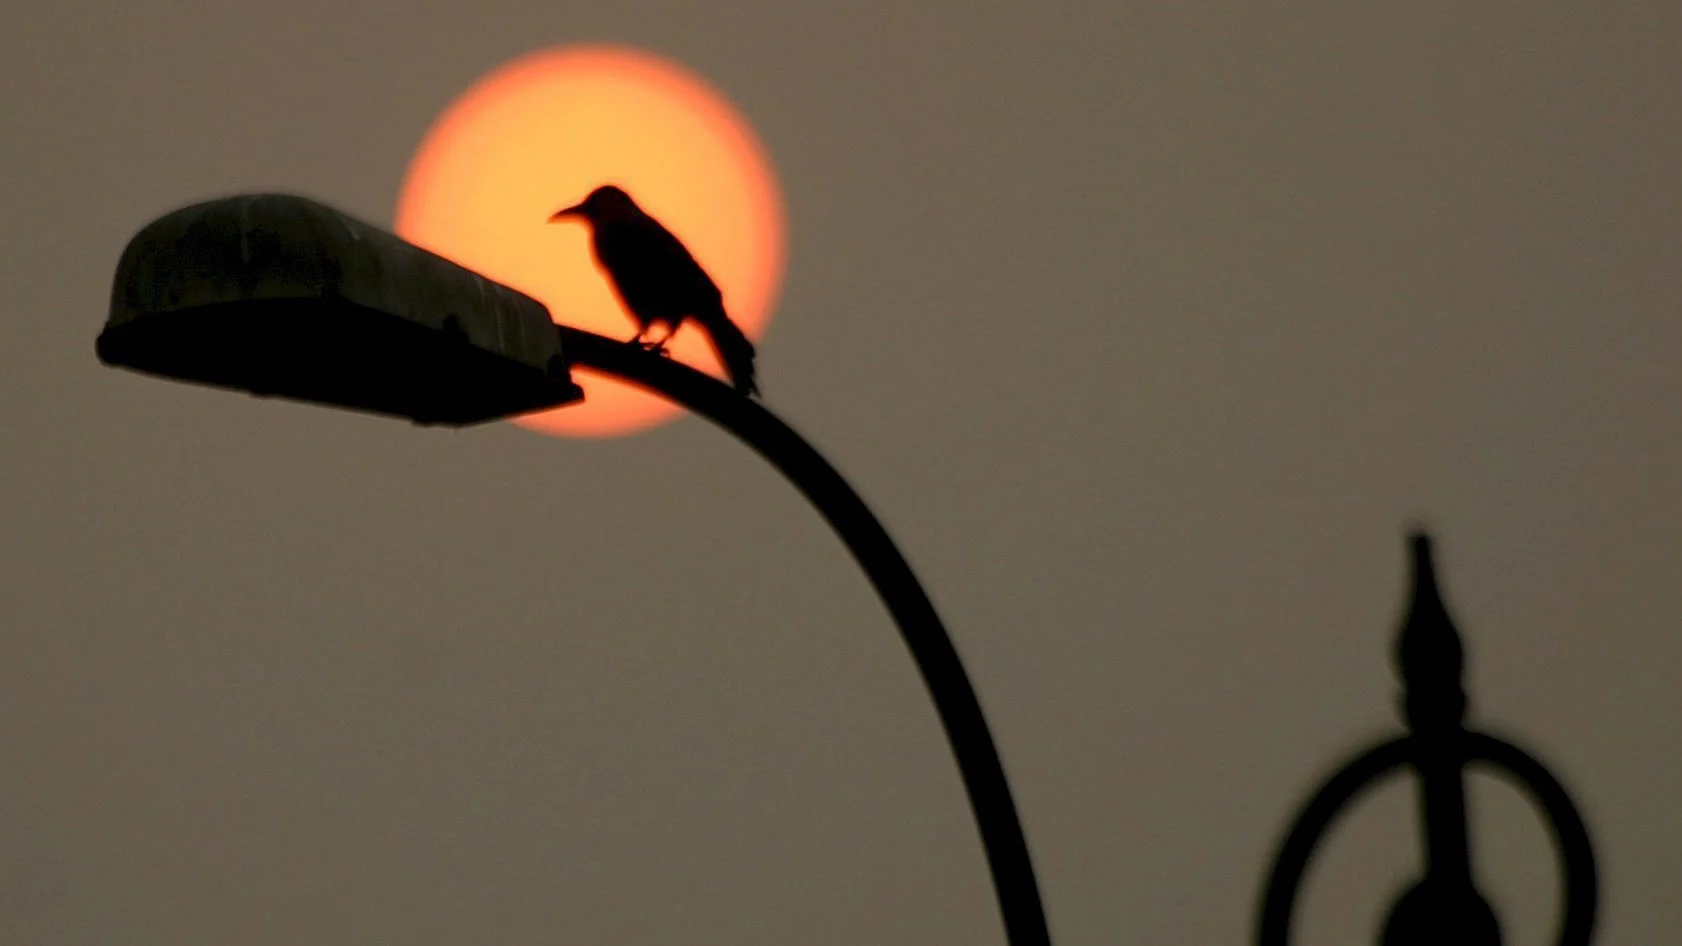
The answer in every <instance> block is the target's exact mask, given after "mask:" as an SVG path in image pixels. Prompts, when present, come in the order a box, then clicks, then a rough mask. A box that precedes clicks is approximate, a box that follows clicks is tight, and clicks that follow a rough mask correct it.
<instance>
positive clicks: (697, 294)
mask: <svg viewBox="0 0 1682 946" xmlns="http://www.w3.org/2000/svg"><path fill="white" fill-rule="evenodd" d="M596 252H597V255H599V256H600V257H601V261H602V265H603V266H605V267H606V268H607V271H608V272H609V273H610V274H611V275H612V276H613V279H614V282H615V283H617V284H618V287H619V291H620V293H621V294H622V295H623V296H624V297H625V302H626V304H627V305H629V306H630V307H631V308H632V309H633V310H634V311H637V312H639V313H643V312H646V314H647V315H649V316H650V317H667V318H677V317H681V316H683V315H687V314H691V313H693V312H694V311H695V307H696V306H697V305H704V304H706V303H707V302H709V301H712V300H716V299H717V298H718V296H719V292H718V287H717V286H716V285H715V284H714V283H713V281H712V279H711V278H710V277H709V276H708V275H707V273H706V270H704V269H702V268H701V264H699V263H697V262H695V257H693V256H691V255H690V254H689V250H688V249H686V248H685V247H684V245H683V243H682V242H681V241H680V240H678V238H677V237H675V236H673V235H672V234H671V231H669V230H667V229H666V228H665V227H663V226H661V225H660V224H659V222H657V221H655V220H653V219H650V218H644V219H643V220H641V221H637V222H636V223H625V224H621V225H618V226H613V227H609V228H605V229H604V231H603V232H602V233H601V239H600V240H599V242H598V244H597V247H596ZM645 307H646V308H645Z"/></svg>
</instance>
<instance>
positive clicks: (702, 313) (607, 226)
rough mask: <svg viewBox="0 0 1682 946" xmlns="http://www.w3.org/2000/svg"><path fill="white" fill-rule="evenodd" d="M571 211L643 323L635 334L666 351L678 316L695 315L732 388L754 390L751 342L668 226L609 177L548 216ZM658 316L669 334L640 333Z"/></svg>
mask: <svg viewBox="0 0 1682 946" xmlns="http://www.w3.org/2000/svg"><path fill="white" fill-rule="evenodd" d="M569 217H582V218H584V219H585V220H586V221H588V222H589V224H590V245H591V248H592V249H594V250H595V253H596V261H597V262H599V263H601V265H602V268H603V269H605V270H607V275H608V277H609V279H610V281H611V282H612V283H613V288H614V290H615V291H616V292H617V293H618V294H619V300H620V301H621V302H623V303H624V304H625V308H626V309H627V310H629V312H630V313H631V317H632V318H634V319H636V321H637V325H638V327H639V328H640V329H641V331H639V332H637V335H636V338H634V339H632V340H633V341H636V342H641V343H643V344H644V345H646V346H647V347H648V348H649V349H650V350H652V351H657V352H663V351H664V350H665V346H666V343H667V342H669V341H671V340H672V336H673V335H676V334H677V330H678V326H680V325H682V324H683V320H684V319H685V318H690V319H694V320H695V322H696V324H698V325H700V326H701V327H702V328H703V329H706V331H707V338H708V339H709V340H711V341H712V345H713V350H714V351H716V352H718V359H719V360H720V361H722V362H724V370H725V371H727V372H729V374H730V381H731V383H732V384H734V385H735V386H736V390H738V391H740V392H742V393H743V394H757V393H759V387H758V385H756V384H754V380H753V343H752V342H750V341H748V338H747V336H746V335H743V334H742V330H741V329H740V328H737V327H736V323H734V322H732V321H730V316H729V315H726V314H725V312H724V298H723V296H722V295H721V294H720V293H719V291H718V286H716V285H714V284H713V281H712V279H711V278H710V277H708V276H707V271H706V270H704V269H702V268H701V264H700V263H697V262H695V257H693V256H691V255H689V250H688V249H686V248H685V247H684V245H683V243H682V242H681V241H680V240H678V238H677V237H675V236H672V234H671V231H669V230H667V229H666V228H665V227H663V226H661V225H660V221H658V220H655V219H654V218H653V217H650V216H649V215H648V214H647V213H644V212H643V209H642V208H641V207H638V206H637V204H636V201H634V200H632V199H631V195H629V194H627V193H625V192H624V191H622V190H620V189H619V188H617V187H614V186H613V185H612V184H608V185H605V186H603V187H598V188H596V189H595V190H593V191H591V192H590V196H588V197H586V198H584V201H583V202H582V203H579V204H575V205H573V206H571V207H568V208H566V209H565V210H558V211H556V212H555V214H554V215H553V216H551V217H550V218H549V222H550V223H554V222H556V221H558V220H565V219H567V218H569ZM656 322H663V323H665V324H666V326H667V331H666V337H665V338H662V339H660V340H659V341H658V342H647V341H644V339H643V336H645V335H647V334H648V332H649V331H650V330H651V329H652V328H653V327H654V324H655V323H656Z"/></svg>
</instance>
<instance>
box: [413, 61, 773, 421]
mask: <svg viewBox="0 0 1682 946" xmlns="http://www.w3.org/2000/svg"><path fill="white" fill-rule="evenodd" d="M605 183H613V184H618V185H619V186H621V187H623V188H624V189H625V190H627V191H628V192H630V194H631V196H632V197H633V198H635V199H636V201H637V203H638V204H640V205H641V206H642V207H643V209H644V210H647V211H648V212H649V213H650V214H652V215H654V217H656V218H657V219H659V220H660V222H661V223H663V224H665V226H666V228H667V229H669V230H671V231H672V232H673V233H674V234H676V235H677V237H678V238H679V239H681V240H682V241H683V242H684V243H685V245H687V246H688V247H689V250H690V252H691V253H692V254H693V255H694V256H695V259H696V261H698V262H699V263H700V264H701V266H702V267H704V268H705V269H706V270H707V272H708V273H709V274H710V275H711V276H712V278H713V281H714V282H716V283H717V284H718V286H719V289H720V290H722V291H723V293H724V305H725V308H726V310H727V311H728V312H729V313H730V317H731V318H732V319H734V320H735V321H736V324H738V325H740V326H741V327H742V330H743V331H745V332H746V333H747V334H748V336H749V337H750V338H754V339H758V338H759V337H760V336H761V335H762V334H763V333H764V331H765V327H766V325H767V323H769V321H770V319H771V313H772V309H773V306H774V304H775V302H776V295H777V291H778V289H779V288H780V285H781V282H782V273H783V263H784V258H785V254H786V243H785V240H786V237H785V233H786V231H785V225H784V219H783V204H782V195H781V193H780V191H779V189H778V186H777V180H776V175H775V173H774V172H773V170H772V167H771V162H770V160H769V159H768V158H767V156H766V154H765V150H764V148H763V147H762V146H761V145H760V143H759V139H758V137H757V136H756V135H755V134H754V132H753V129H752V127H750V126H749V125H748V123H747V121H746V120H745V119H744V118H743V117H742V116H741V114H740V113H738V112H737V111H736V109H735V108H734V107H732V106H731V105H730V103H729V102H728V101H727V100H726V99H725V98H724V97H723V95H721V94H720V93H719V92H717V91H716V90H714V89H713V88H712V87H711V86H710V85H708V84H707V83H706V82H705V81H704V80H702V79H701V78H700V77H698V76H696V75H695V74H694V73H692V72H690V71H688V70H687V69H684V68H683V67H681V66H678V65H677V64H675V63H672V62H670V61H668V60H666V59H662V58H660V57H658V56H655V55H653V54H652V53H648V52H644V51H641V50H637V49H631V48H628V47H622V46H603V45H587V46H566V47H560V48H557V49H549V50H543V51H540V52H535V53H531V54H528V55H526V56H522V57H520V58H518V59H515V60H513V61H512V62H509V63H507V64H505V65H503V66H502V67H500V68H498V69H496V70H495V71H493V72H491V73H490V74H489V75H487V76H485V77H484V78H482V79H480V80H479V81H478V82H477V83H475V84H474V85H473V86H472V87H471V88H469V89H468V90H467V91H466V92H464V93H462V95H461V96H460V97H459V98H457V99H456V100H455V101H454V102H452V103H451V104H450V105H449V107H448V108H446V109H445V110H444V112H443V113H442V114H441V115H440V116H439V117H438V119H437V120H436V121H435V122H434V123H433V125H432V127H431V128H430V129H429V130H428V131H427V133H426V136H425V137H424V138H423V139H422V141H421V144H420V146H419V147H418V148H417V149H416V151H415V156H414V159H413V160H412V161H411V162H410V165H409V171H408V175H407V177H406V178H405V180H404V182H403V188H402V191H401V193H400V194H399V196H398V201H397V219H396V223H395V227H396V230H397V232H398V234H400V235H401V236H403V238H404V239H407V240H409V241H410V242H412V243H416V244H419V245H421V246H424V247H426V248H427V249H429V250H432V251H433V252H435V253H438V254H440V255H442V256H446V257H449V258H450V259H453V260H455V261H456V262H458V263H461V264H462V265H463V266H467V267H468V268H470V269H475V270H478V271H479V272H481V273H484V274H485V275H487V276H489V277H491V278H492V279H495V280H497V281H498V282H502V283H506V284H508V285H510V286H513V287H514V288H516V289H519V290H520V291H522V292H524V293H527V294H528V295H531V296H533V297H535V298H537V299H538V300H540V301H542V302H543V304H544V305H546V306H548V307H549V312H550V315H551V317H553V318H554V320H555V321H556V322H560V323H564V324H567V325H572V326H576V327H578V328H583V329H588V330H590V331H593V332H599V333H601V334H603V335H607V336H610V337H613V338H630V337H631V336H632V335H634V334H635V333H636V330H637V328H636V324H635V323H634V322H633V321H632V320H631V318H630V317H629V316H628V315H627V314H626V313H625V311H624V309H623V308H622V307H621V305H620V303H619V300H618V298H617V297H616V296H615V295H614V293H613V290H612V288H611V286H610V285H609V283H608V282H607V277H606V275H605V274H604V273H602V272H601V271H600V270H599V269H598V268H597V267H596V265H595V262H594V257H593V256H592V255H591V252H590V248H589V231H588V229H587V228H586V227H585V226H584V225H583V224H581V223H565V224H551V223H549V222H548V220H549V216H550V214H552V213H554V212H555V211H556V210H559V209H561V208H562V207H566V206H570V205H572V204H574V203H576V202H578V201H579V200H582V199H583V198H584V195H585V194H587V193H589V192H590V190H591V189H592V188H594V187H596V186H597V185H599V184H605ZM660 334H663V332H662V330H658V329H657V330H656V337H658V336H659V335H660ZM669 350H670V351H671V353H672V355H673V357H675V358H677V359H679V360H681V361H684V362H686V363H688V364H692V365H695V366H696V367H699V368H702V369H703V370H706V371H709V372H711V373H713V374H715V375H719V376H722V374H723V372H722V369H721V368H720V366H719V364H718V360H717V358H716V356H715V355H714V354H713V351H712V348H711V346H709V345H708V344H707V342H706V338H705V336H704V334H703V333H702V332H701V331H700V330H699V329H697V328H696V327H695V326H694V325H692V324H686V325H685V326H684V328H683V329H682V330H681V331H679V332H678V334H677V337H676V339H675V340H674V341H673V343H672V344H671V346H670V347H669ZM575 375H576V378H575V380H577V381H578V382H579V384H580V385H581V386H582V387H583V388H584V392H585V400H584V402H583V403H582V404H576V405H572V406H569V407H564V408H559V409H556V410H552V411H545V412H542V413H538V414H531V415H527V416H525V417H522V418H518V419H516V421H515V422H516V423H518V424H522V425H524V426H526V427H529V428H532V429H535V430H540V431H543V432H545V433H550V434H559V435H565V436H586V437H591V436H594V437H609V436H618V435H622V434H630V433H636V432H639V431H642V430H647V429H648V428H651V427H653V426H655V425H657V424H660V423H663V422H665V421H667V420H670V419H671V418H672V417H674V416H676V414H677V410H678V409H677V408H674V407H671V406H670V405H668V404H667V403H666V402H664V401H662V400H660V399H658V398H656V397H655V396H653V395H651V394H648V393H647V392H644V391H641V390H639V389H637V388H634V387H631V386H630V385H627V384H623V383H621V382H618V381H614V380H612V379H609V378H605V377H601V376H597V375H594V374H591V373H589V372H584V371H575Z"/></svg>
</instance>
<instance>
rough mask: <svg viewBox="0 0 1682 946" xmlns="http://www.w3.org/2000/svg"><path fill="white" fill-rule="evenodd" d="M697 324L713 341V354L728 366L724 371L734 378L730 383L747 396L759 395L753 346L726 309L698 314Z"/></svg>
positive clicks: (721, 308) (721, 307) (720, 306)
mask: <svg viewBox="0 0 1682 946" xmlns="http://www.w3.org/2000/svg"><path fill="white" fill-rule="evenodd" d="M695 321H697V322H699V323H700V324H701V326H702V327H703V328H705V329H706V330H707V338H709V339H711V340H712V343H713V351H716V352H718V360H719V361H722V362H724V370H725V371H726V372H728V373H729V375H730V383H731V384H733V385H735V386H736V390H738V391H740V392H742V393H743V394H746V395H749V396H750V397H751V396H752V395H755V394H758V393H759V385H758V384H757V383H755V381H754V377H753V354H754V353H753V342H750V341H748V337H747V336H746V335H743V334H742V330H741V329H739V328H737V327H736V323H735V322H732V321H731V320H730V316H728V315H726V314H725V312H724V306H723V305H719V306H718V307H717V308H716V309H713V310H711V311H707V312H702V313H699V314H697V316H696V319H695Z"/></svg>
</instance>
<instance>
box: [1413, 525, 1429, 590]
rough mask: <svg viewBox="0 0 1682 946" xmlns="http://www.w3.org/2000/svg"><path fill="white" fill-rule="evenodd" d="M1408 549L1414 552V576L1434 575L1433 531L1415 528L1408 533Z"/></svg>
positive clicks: (1422, 577) (1425, 576)
mask: <svg viewBox="0 0 1682 946" xmlns="http://www.w3.org/2000/svg"><path fill="white" fill-rule="evenodd" d="M1408 549H1409V550H1410V551H1411V552H1412V557H1413V569H1414V577H1415V578H1416V579H1426V578H1431V577H1434V575H1433V574H1432V572H1433V571H1434V569H1433V568H1432V561H1431V533H1429V532H1426V531H1425V530H1424V529H1415V530H1413V531H1412V532H1410V533H1408Z"/></svg>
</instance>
